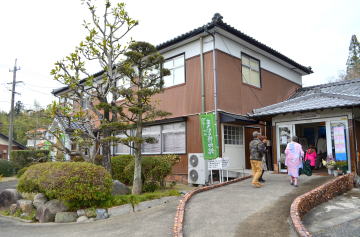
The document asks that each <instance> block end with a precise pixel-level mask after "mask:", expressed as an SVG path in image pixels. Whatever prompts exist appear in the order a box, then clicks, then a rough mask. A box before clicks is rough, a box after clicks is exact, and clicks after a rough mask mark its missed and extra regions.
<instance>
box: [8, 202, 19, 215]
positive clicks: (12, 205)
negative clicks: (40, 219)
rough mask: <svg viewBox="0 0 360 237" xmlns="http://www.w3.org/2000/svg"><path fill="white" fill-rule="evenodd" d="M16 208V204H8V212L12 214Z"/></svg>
mask: <svg viewBox="0 0 360 237" xmlns="http://www.w3.org/2000/svg"><path fill="white" fill-rule="evenodd" d="M17 209H18V206H17V204H11V205H10V209H9V211H10V214H11V215H14V214H15V212H16V211H17Z"/></svg>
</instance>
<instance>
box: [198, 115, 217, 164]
mask: <svg viewBox="0 0 360 237" xmlns="http://www.w3.org/2000/svg"><path fill="white" fill-rule="evenodd" d="M200 127H201V139H202V146H203V153H204V159H206V160H212V159H215V158H217V157H219V143H218V137H217V127H216V123H215V114H214V113H208V114H200Z"/></svg>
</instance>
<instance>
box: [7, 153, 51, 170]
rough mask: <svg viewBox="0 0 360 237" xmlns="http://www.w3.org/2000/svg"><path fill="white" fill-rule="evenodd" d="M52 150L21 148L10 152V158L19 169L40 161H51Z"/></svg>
mask: <svg viewBox="0 0 360 237" xmlns="http://www.w3.org/2000/svg"><path fill="white" fill-rule="evenodd" d="M49 154H50V151H48V150H19V151H12V152H11V153H10V160H11V161H12V162H13V163H14V165H15V167H16V168H17V169H22V168H24V167H27V166H30V165H32V164H35V163H39V162H47V161H49Z"/></svg>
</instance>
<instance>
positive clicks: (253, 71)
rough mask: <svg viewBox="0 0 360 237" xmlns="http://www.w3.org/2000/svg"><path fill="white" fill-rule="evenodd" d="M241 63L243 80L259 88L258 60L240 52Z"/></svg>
mask: <svg viewBox="0 0 360 237" xmlns="http://www.w3.org/2000/svg"><path fill="white" fill-rule="evenodd" d="M241 63H242V80H243V82H244V83H246V84H249V85H252V86H256V87H259V88H260V87H261V82H260V61H259V60H257V59H255V58H252V57H250V56H248V55H245V54H242V55H241Z"/></svg>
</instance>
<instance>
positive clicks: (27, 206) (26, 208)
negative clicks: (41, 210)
mask: <svg viewBox="0 0 360 237" xmlns="http://www.w3.org/2000/svg"><path fill="white" fill-rule="evenodd" d="M16 203H17V206H18V207H19V208H20V209H21V211H22V212H24V213H28V214H29V213H31V212H32V211H33V210H34V207H33V205H32V201H31V200H25V199H20V200H18V201H17V202H16Z"/></svg>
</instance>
